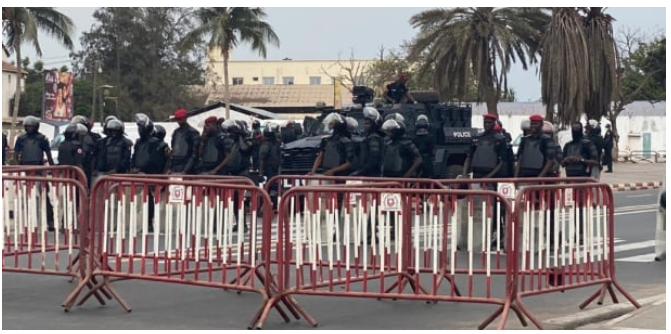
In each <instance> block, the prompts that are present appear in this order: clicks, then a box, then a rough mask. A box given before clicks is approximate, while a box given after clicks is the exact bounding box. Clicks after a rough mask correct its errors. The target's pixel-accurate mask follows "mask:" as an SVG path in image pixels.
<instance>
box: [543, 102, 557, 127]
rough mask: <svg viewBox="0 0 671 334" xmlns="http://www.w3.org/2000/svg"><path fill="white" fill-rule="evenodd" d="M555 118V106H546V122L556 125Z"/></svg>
mask: <svg viewBox="0 0 671 334" xmlns="http://www.w3.org/2000/svg"><path fill="white" fill-rule="evenodd" d="M554 118H555V108H554V106H553V105H550V104H546V105H545V120H546V121H548V122H550V123H552V124H554Z"/></svg>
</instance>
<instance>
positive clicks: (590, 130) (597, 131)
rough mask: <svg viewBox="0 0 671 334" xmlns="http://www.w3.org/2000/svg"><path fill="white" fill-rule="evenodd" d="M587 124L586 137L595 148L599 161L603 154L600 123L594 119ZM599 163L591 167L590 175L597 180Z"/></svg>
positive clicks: (598, 177)
mask: <svg viewBox="0 0 671 334" xmlns="http://www.w3.org/2000/svg"><path fill="white" fill-rule="evenodd" d="M587 124H588V126H587V139H589V140H590V141H591V142H592V144H594V147H595V148H596V153H597V156H598V157H597V158H598V161H601V157H602V156H603V137H601V125H599V122H597V121H596V120H594V119H590V120H589V121H588V123H587ZM601 168H603V166H601V164H598V166H596V167H592V175H591V176H592V177H593V178H595V179H597V180H599V179H601Z"/></svg>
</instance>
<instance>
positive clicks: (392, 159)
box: [382, 119, 422, 178]
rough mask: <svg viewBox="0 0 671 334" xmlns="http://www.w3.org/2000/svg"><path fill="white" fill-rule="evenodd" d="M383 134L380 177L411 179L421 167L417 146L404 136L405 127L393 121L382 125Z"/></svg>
mask: <svg viewBox="0 0 671 334" xmlns="http://www.w3.org/2000/svg"><path fill="white" fill-rule="evenodd" d="M382 131H384V132H385V134H386V138H385V149H384V153H383V156H382V176H384V177H403V178H407V177H412V176H414V175H415V172H416V171H417V170H418V169H419V167H420V166H421V165H422V155H421V154H420V153H419V150H418V149H417V146H415V144H413V143H412V141H411V140H410V139H409V138H407V137H406V136H405V126H404V125H402V124H399V123H398V122H397V121H396V120H395V119H389V120H387V121H385V122H384V123H383V124H382Z"/></svg>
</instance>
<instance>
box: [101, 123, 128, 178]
mask: <svg viewBox="0 0 671 334" xmlns="http://www.w3.org/2000/svg"><path fill="white" fill-rule="evenodd" d="M106 133H107V137H105V138H103V139H102V142H101V143H102V144H101V145H100V154H99V156H98V164H97V166H96V170H97V174H98V175H105V174H117V173H127V172H128V171H129V170H130V160H131V150H132V147H133V142H132V141H131V140H130V139H128V138H126V137H125V136H124V124H123V123H121V121H119V120H117V119H113V120H110V121H109V122H107V125H106Z"/></svg>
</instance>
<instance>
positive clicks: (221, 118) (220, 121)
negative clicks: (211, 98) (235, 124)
mask: <svg viewBox="0 0 671 334" xmlns="http://www.w3.org/2000/svg"><path fill="white" fill-rule="evenodd" d="M224 122H226V119H225V118H223V117H219V118H217V123H219V124H222V123H224Z"/></svg>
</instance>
